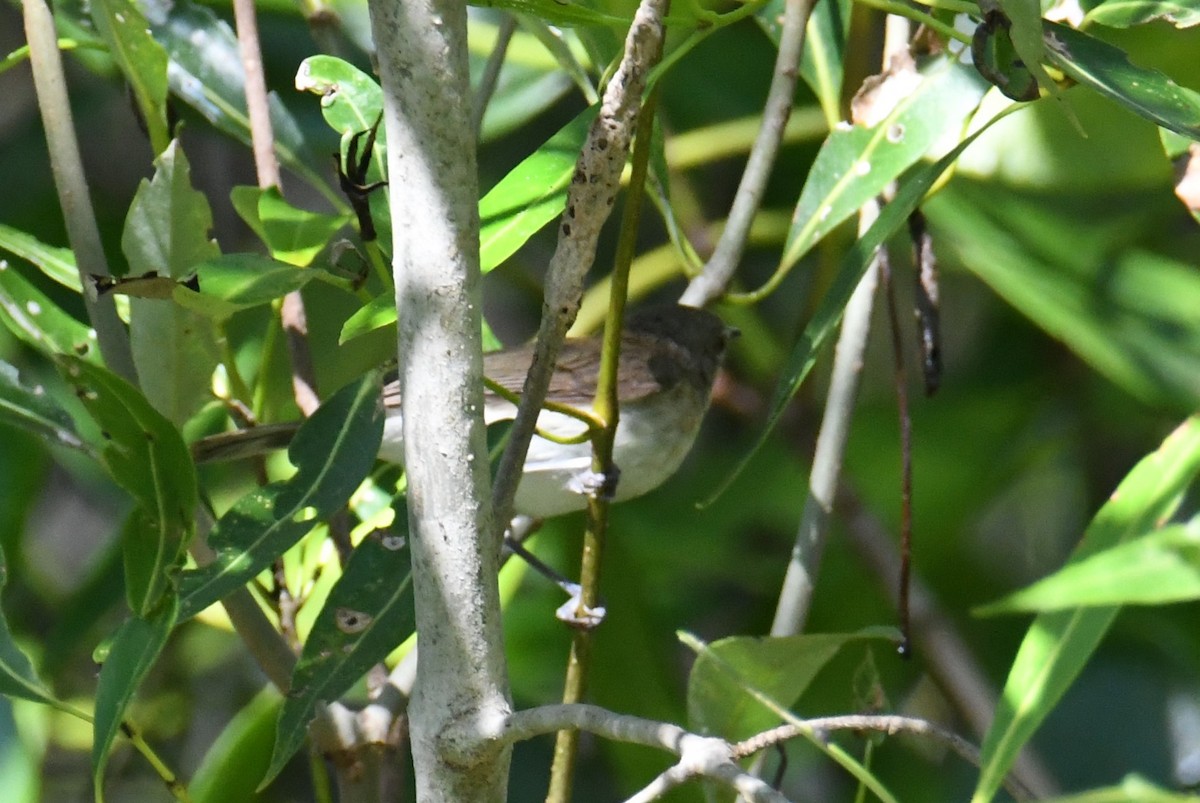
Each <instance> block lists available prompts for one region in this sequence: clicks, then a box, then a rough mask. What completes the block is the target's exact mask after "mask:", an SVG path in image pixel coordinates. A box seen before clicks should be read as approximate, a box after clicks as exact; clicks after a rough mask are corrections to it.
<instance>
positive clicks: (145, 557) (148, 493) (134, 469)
mask: <svg viewBox="0 0 1200 803" xmlns="http://www.w3.org/2000/svg"><path fill="white" fill-rule="evenodd" d="M60 366H61V369H62V371H63V374H64V375H65V376H66V378H67V381H68V382H70V383H71V384H72V385H74V386H75V392H76V395H77V396H78V397H79V399H80V400H81V401H82V402H83V405H84V407H85V408H86V409H87V411H88V413H89V414H90V415H91V417H92V418H93V419H94V420H95V422H96V424H97V425H98V426H99V428H100V431H101V433H102V434H103V444H102V448H101V459H102V460H103V462H104V465H105V467H106V468H107V469H108V471H109V474H111V475H112V478H113V480H115V481H116V483H117V484H118V485H120V486H121V487H122V488H124V489H125V490H127V491H129V493H130V494H131V495H132V496H133V498H134V499H135V500H136V501H137V504H138V506H139V508H140V509H141V513H140V514H135V515H134V516H133V517H131V520H130V522H129V523H128V524H127V527H126V530H125V533H126V535H125V536H124V552H125V558H126V569H127V574H126V578H125V579H126V583H127V588H126V595H127V597H128V599H129V606H130V608H132V609H133V611H134V612H135V613H136V614H138V615H141V616H146V615H149V613H150V611H151V610H153V609H156V608H157V607H158V606H159V605H160V600H161V599H162V597H163V596H164V595H166V594H167V593H168V592H169V591H170V583H169V577H170V575H171V574H172V573H173V571H174V570H175V568H176V567H177V565H178V563H179V561H180V560H181V558H182V556H183V549H184V546H185V545H186V544H187V542H188V541H189V540H190V539H191V536H192V532H193V527H194V526H195V523H194V516H195V510H196V502H197V499H198V491H197V488H196V467H195V464H193V462H192V457H191V454H190V453H189V452H188V448H187V446H186V445H184V442H183V438H182V437H181V436H180V434H179V430H178V429H176V428H175V426H174V425H173V424H172V423H171V422H170V421H168V420H167V419H166V418H164V417H163V416H162V414H160V413H159V412H158V411H156V410H155V409H154V408H153V407H152V406H151V405H150V403H149V402H148V401H147V400H146V397H145V396H143V395H142V394H141V393H140V392H139V391H138V390H137V389H136V388H134V387H133V386H132V385H130V384H129V383H128V382H126V381H125V380H123V379H121V378H120V377H118V376H116V375H115V374H113V373H111V372H110V371H108V370H106V369H104V368H100V367H97V366H94V365H89V364H88V363H85V362H83V361H82V360H78V359H75V358H71V357H63V358H60ZM136 519H140V520H138V521H135V520H136ZM131 567H132V573H129V570H130V568H131Z"/></svg>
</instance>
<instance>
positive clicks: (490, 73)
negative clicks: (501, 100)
mask: <svg viewBox="0 0 1200 803" xmlns="http://www.w3.org/2000/svg"><path fill="white" fill-rule="evenodd" d="M516 29H517V20H516V18H515V17H514V16H513V15H512V14H503V15H502V17H501V19H500V27H499V29H498V30H497V31H496V44H495V45H494V46H493V47H492V54H491V55H490V56H488V60H487V65H486V66H485V67H484V68H483V75H482V76H481V77H480V79H479V88H478V89H476V90H475V96H474V97H473V98H472V99H471V126H472V127H473V128H474V129H475V139H476V140H478V139H479V137H480V134H482V132H483V115H484V114H485V113H486V112H487V107H488V102H489V101H490V100H491V99H492V93H493V92H495V91H496V81H497V79H499V78H500V69H501V68H502V67H503V66H504V56H505V54H506V53H507V52H508V43H509V42H510V41H512V35H513V32H514V31H515V30H516Z"/></svg>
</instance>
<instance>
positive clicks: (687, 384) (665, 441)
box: [193, 305, 736, 519]
mask: <svg viewBox="0 0 1200 803" xmlns="http://www.w3.org/2000/svg"><path fill="white" fill-rule="evenodd" d="M735 334H736V330H734V329H731V328H730V327H727V326H725V324H724V323H722V321H721V319H720V318H718V317H717V316H716V315H714V314H713V313H711V312H706V311H705V310H701V309H696V308H694V307H684V306H679V305H666V306H653V307H648V308H645V309H642V310H638V311H635V312H632V313H631V314H630V315H629V316H628V318H627V319H626V321H625V329H624V332H623V334H622V337H621V356H620V362H619V365H618V371H617V398H618V403H619V417H618V424H617V431H616V436H615V439H614V442H613V463H614V464H615V466H616V468H617V470H618V472H619V475H618V476H619V478H618V479H617V482H616V489H615V494H614V495H613V500H614V501H624V500H626V499H633V498H635V497H638V496H641V495H643V494H645V493H648V492H649V491H652V490H654V489H655V488H657V487H658V486H659V485H661V484H662V483H663V482H664V481H665V480H666V479H667V478H668V477H670V476H671V475H672V474H674V473H675V471H676V470H677V469H678V468H679V465H680V464H681V463H682V462H683V459H684V457H686V456H687V453H688V452H689V451H690V450H691V447H692V443H693V442H694V441H695V439H696V434H697V433H698V432H699V430H700V422H701V420H702V419H703V418H704V413H705V411H706V410H707V409H708V404H709V398H710V396H711V394H712V387H713V381H714V380H715V378H716V375H717V369H718V368H719V367H720V364H721V359H722V357H723V356H724V353H725V349H726V346H727V345H728V344H729V341H730V338H731V337H733V336H734V335H735ZM600 351H601V340H600V338H599V337H587V338H577V339H568V340H566V341H565V342H564V343H563V346H562V349H561V351H560V352H559V357H558V361H557V363H556V365H555V369H554V374H553V376H552V377H551V380H550V389H549V392H548V393H547V396H546V399H547V402H551V403H554V404H556V405H565V406H568V407H573V408H576V409H578V410H580V411H582V412H585V413H591V412H592V402H593V401H594V399H595V395H596V384H597V374H598V372H599V367H600ZM532 359H533V347H532V345H524V346H519V347H515V348H511V349H505V350H503V351H496V352H492V353H489V354H485V355H484V366H483V368H484V375H485V376H486V377H487V378H488V379H490V380H492V381H493V382H494V383H495V384H496V385H498V386H500V387H501V388H504V389H505V390H507V391H509V392H510V393H512V394H519V393H520V391H521V388H522V385H523V384H524V381H525V374H526V372H527V371H528V370H529V366H530V363H531V362H532ZM383 403H384V409H385V411H386V413H387V418H386V420H385V423H384V432H383V441H382V444H381V445H380V449H379V457H380V459H382V460H385V461H388V462H392V463H399V464H402V463H403V461H404V436H403V415H402V412H401V399H400V387H399V383H398V382H396V381H393V382H389V383H387V384H386V385H385V386H384V388H383ZM516 409H517V408H516V405H515V404H513V402H512V401H510V400H509V399H507V398H504V397H503V396H501V395H500V394H498V393H495V392H493V391H491V390H487V391H486V392H485V394H484V420H485V422H486V423H487V424H489V425H490V424H493V423H495V422H498V421H504V420H509V419H512V418H513V417H514V416H515V415H516ZM284 427H289V429H288V430H285V429H284ZM259 430H264V431H263V432H262V433H261V437H260V438H259V439H258V443H257V446H253V445H251V444H248V443H237V441H238V440H239V436H246V437H251V438H252V437H254V436H255V434H256V433H258V431H259ZM294 430H295V425H278V426H266V427H257V428H255V429H253V430H245V431H242V432H238V433H229V434H227V435H218V436H214V437H212V438H205V439H202V440H201V441H198V442H197V443H196V444H195V445H194V446H193V454H194V455H195V457H196V459H197V460H198V461H204V460H220V459H229V458H232V457H241V456H246V455H247V454H252V453H255V452H261V451H262V450H263V449H264V448H272V447H274V448H279V447H282V446H285V445H286V444H287V442H288V440H290V434H294ZM538 430H539V431H540V432H542V433H545V434H549V435H552V436H554V437H556V438H558V439H559V440H570V439H572V438H575V437H578V436H581V435H583V434H584V433H585V432H586V431H587V425H586V424H585V423H584V422H583V421H581V420H580V419H579V418H577V417H574V416H571V415H568V414H566V413H562V412H555V411H553V410H543V411H542V412H541V414H540V415H539V416H538ZM591 465H592V446H591V442H590V441H588V440H587V439H583V440H582V441H581V442H579V443H560V442H558V441H557V440H551V439H548V438H544V437H541V436H539V435H535V436H534V437H533V440H532V441H531V443H530V446H529V453H528V455H527V457H526V459H525V469H524V472H523V473H522V475H521V482H520V485H519V486H518V488H517V496H516V499H515V500H514V504H513V506H514V509H515V510H516V511H517V512H518V513H523V514H525V515H527V516H531V517H533V518H539V519H540V518H549V517H551V516H558V515H561V514H564V513H569V512H571V511H575V510H582V509H583V508H584V507H586V505H587V494H588V493H591V492H594V491H595V490H596V485H597V484H598V483H597V482H596V478H595V476H594V475H593V474H592V471H591Z"/></svg>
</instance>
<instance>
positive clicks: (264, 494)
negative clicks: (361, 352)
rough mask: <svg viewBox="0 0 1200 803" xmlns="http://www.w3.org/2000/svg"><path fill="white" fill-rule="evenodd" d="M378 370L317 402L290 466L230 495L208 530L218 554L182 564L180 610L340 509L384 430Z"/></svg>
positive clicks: (229, 586)
mask: <svg viewBox="0 0 1200 803" xmlns="http://www.w3.org/2000/svg"><path fill="white" fill-rule="evenodd" d="M383 418H384V416H383V407H382V404H381V402H380V391H379V375H378V373H376V372H372V373H369V374H367V375H366V376H365V377H363V378H362V379H361V380H359V381H358V382H354V383H351V384H350V385H348V386H346V387H345V388H342V389H341V390H339V391H338V392H337V393H335V394H334V395H333V396H332V397H331V398H330V399H329V400H328V401H326V402H325V403H324V404H322V405H321V406H320V407H319V408H318V409H317V411H316V413H314V414H313V416H312V417H311V418H309V419H308V420H307V421H305V422H304V424H303V426H301V428H300V431H299V432H298V433H296V437H295V439H294V440H293V441H292V445H291V448H290V449H288V457H289V458H290V459H291V461H292V463H293V464H295V466H296V469H297V470H296V474H295V476H293V477H292V478H291V479H290V480H288V481H287V482H279V483H274V484H272V485H268V486H266V487H265V488H259V489H255V490H254V491H251V492H250V493H249V494H247V495H246V496H244V497H242V498H241V499H239V500H238V501H237V502H236V503H234V505H233V507H232V508H231V509H230V510H229V511H228V512H227V513H225V515H224V516H222V517H221V519H220V521H218V522H217V524H216V527H214V528H213V530H212V532H211V533H210V534H209V537H208V542H209V545H210V546H211V547H212V548H213V549H214V550H215V551H216V553H217V555H216V558H215V559H214V560H213V562H212V563H210V564H209V565H207V566H204V567H202V568H199V569H196V570H193V571H187V572H184V574H183V578H182V581H181V585H180V588H181V595H182V597H183V602H182V608H181V611H180V616H181V617H182V618H188V617H191V616H194V615H195V614H197V613H199V612H200V611H202V610H204V609H205V608H207V607H208V606H209V605H212V604H213V603H215V602H217V601H219V600H220V599H221V598H222V597H224V596H225V595H226V594H228V593H229V592H230V591H232V590H233V589H235V588H238V587H239V586H242V585H244V584H245V583H247V582H248V581H249V580H250V579H251V578H252V577H254V575H256V574H258V573H259V572H260V571H262V570H263V569H264V568H265V567H267V566H269V565H270V563H271V561H272V560H274V559H275V558H276V557H277V556H279V555H280V554H282V553H283V552H284V550H286V549H287V548H288V547H290V546H291V545H292V544H294V543H295V542H296V541H298V540H299V539H300V538H301V537H302V536H304V535H305V534H307V533H308V532H309V531H310V530H312V529H313V527H315V526H316V525H317V524H318V523H319V522H320V521H321V520H323V519H326V518H328V517H329V516H331V515H332V514H333V513H334V512H336V511H337V510H339V509H340V508H341V507H342V506H343V505H344V504H345V503H346V500H348V499H349V498H350V495H351V494H352V493H354V490H355V489H356V488H357V487H358V485H359V483H360V482H362V480H363V478H364V477H365V476H366V475H367V472H368V471H370V469H371V466H372V465H374V463H375V455H376V453H377V452H378V451H379V441H380V439H381V438H382V436H383Z"/></svg>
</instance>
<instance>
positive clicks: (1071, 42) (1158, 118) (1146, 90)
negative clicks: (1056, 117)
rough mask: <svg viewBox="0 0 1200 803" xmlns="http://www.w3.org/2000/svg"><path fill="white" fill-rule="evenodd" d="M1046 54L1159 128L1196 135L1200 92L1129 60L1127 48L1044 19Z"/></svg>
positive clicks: (1198, 136)
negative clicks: (1115, 45)
mask: <svg viewBox="0 0 1200 803" xmlns="http://www.w3.org/2000/svg"><path fill="white" fill-rule="evenodd" d="M1046 55H1047V56H1048V57H1049V59H1050V61H1051V62H1052V63H1053V64H1054V65H1055V66H1056V67H1058V68H1059V69H1060V70H1062V71H1063V72H1064V73H1065V74H1066V75H1068V76H1070V77H1071V78H1073V79H1074V80H1076V81H1078V82H1079V83H1081V84H1083V85H1085V86H1089V87H1091V88H1092V89H1094V90H1096V91H1097V92H1099V93H1100V94H1102V95H1105V96H1106V97H1109V98H1111V99H1113V100H1115V101H1116V102H1117V103H1120V104H1121V105H1122V106H1124V107H1125V108H1127V109H1129V110H1130V111H1132V112H1133V113H1134V114H1138V115H1141V116H1142V117H1145V118H1146V119H1147V120H1150V121H1151V122H1154V123H1157V124H1158V125H1160V126H1162V127H1163V128H1167V129H1170V130H1171V131H1174V132H1176V133H1178V134H1183V135H1184V136H1187V137H1191V138H1192V139H1200V93H1197V92H1195V91H1194V90H1191V89H1188V88H1187V87H1183V86H1180V85H1179V84H1177V83H1175V82H1174V81H1173V80H1171V79H1170V78H1168V77H1167V76H1165V75H1163V74H1162V73H1161V72H1159V71H1158V70H1151V69H1147V68H1145V67H1138V66H1137V65H1135V64H1132V63H1130V61H1129V57H1128V56H1127V55H1126V53H1125V51H1123V50H1121V49H1120V48H1117V47H1113V46H1112V45H1110V44H1108V43H1107V42H1102V41H1100V40H1099V39H1096V38H1094V37H1091V36H1088V35H1087V34H1085V33H1083V32H1081V31H1077V30H1075V29H1073V28H1068V27H1067V26H1065V25H1058V24H1056V23H1052V22H1047V23H1046Z"/></svg>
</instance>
